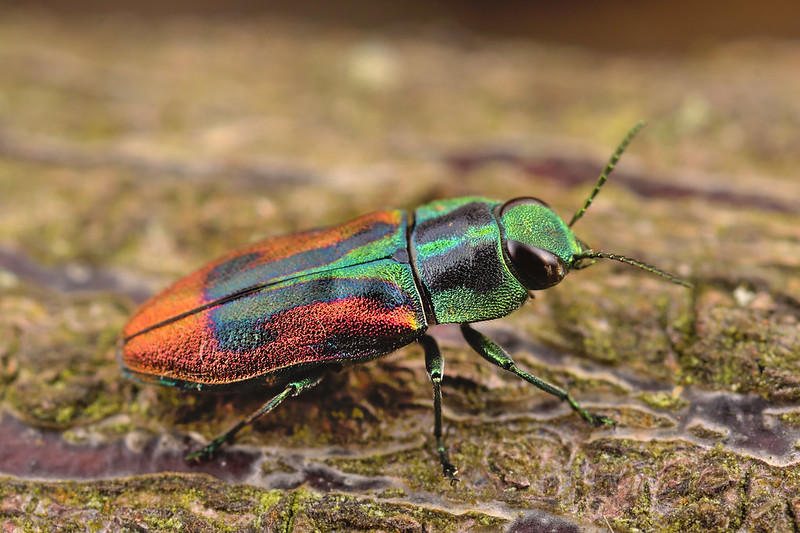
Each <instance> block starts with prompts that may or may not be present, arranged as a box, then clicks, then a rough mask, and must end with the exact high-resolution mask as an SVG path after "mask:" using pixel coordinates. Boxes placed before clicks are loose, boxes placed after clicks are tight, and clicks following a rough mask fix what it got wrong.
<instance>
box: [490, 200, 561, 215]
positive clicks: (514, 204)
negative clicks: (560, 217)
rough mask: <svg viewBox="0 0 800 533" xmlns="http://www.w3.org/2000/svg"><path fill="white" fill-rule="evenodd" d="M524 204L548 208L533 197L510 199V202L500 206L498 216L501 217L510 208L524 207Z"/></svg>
mask: <svg viewBox="0 0 800 533" xmlns="http://www.w3.org/2000/svg"><path fill="white" fill-rule="evenodd" d="M525 204H535V205H541V206H544V207H547V208H548V209H549V208H550V206H549V205H547V204H546V203H545V202H543V201H541V200H539V199H538V198H534V197H533V196H521V197H519V198H512V199H511V200H509V201H507V202H506V203H504V204H503V205H502V206H500V216H503V215H504V214H505V212H506V211H508V210H510V209H511V208H512V207H517V206H518V205H525Z"/></svg>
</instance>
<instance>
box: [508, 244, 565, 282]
mask: <svg viewBox="0 0 800 533" xmlns="http://www.w3.org/2000/svg"><path fill="white" fill-rule="evenodd" d="M506 251H507V252H508V256H509V257H510V258H511V264H512V265H513V266H514V271H515V272H516V275H517V278H518V279H519V280H520V281H521V282H522V284H523V285H525V287H526V288H527V289H528V290H532V291H538V290H542V289H547V288H549V287H552V286H553V285H555V284H557V283H558V282H559V281H561V280H562V279H564V276H566V275H567V265H566V264H565V263H564V261H563V260H562V259H561V258H560V257H558V256H557V255H556V254H554V253H552V252H548V251H547V250H542V249H541V248H536V247H535V246H530V245H528V244H525V243H524V242H519V241H506Z"/></svg>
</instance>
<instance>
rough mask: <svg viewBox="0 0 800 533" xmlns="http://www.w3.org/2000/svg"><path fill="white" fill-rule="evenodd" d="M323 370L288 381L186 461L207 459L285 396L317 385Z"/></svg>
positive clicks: (277, 404)
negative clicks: (277, 392)
mask: <svg viewBox="0 0 800 533" xmlns="http://www.w3.org/2000/svg"><path fill="white" fill-rule="evenodd" d="M322 378H323V372H322V371H321V370H320V371H317V372H314V373H313V374H311V375H309V376H306V377H305V378H303V379H300V380H297V381H295V382H293V383H289V384H288V385H286V388H285V389H283V391H281V392H280V393H279V394H277V395H275V396H274V397H273V398H272V399H270V400H269V401H268V402H267V403H265V404H264V405H262V406H261V407H260V408H259V409H258V410H256V411H255V412H253V413H252V414H251V415H250V416H248V417H247V418H245V419H244V420H242V421H241V422H239V423H238V424H236V425H235V426H233V427H232V428H231V429H229V430H228V431H226V432H225V433H223V434H221V435H219V436H218V437H217V438H215V439H214V440H212V441H211V443H210V444H208V445H207V446H206V447H204V448H203V449H202V450H200V451H198V452H195V453H193V454H191V455H187V456H186V460H187V461H198V462H204V461H208V460H209V459H211V458H212V457H214V454H215V453H216V452H217V448H219V447H220V446H222V445H223V444H224V443H225V442H227V441H229V440H231V439H232V438H233V437H234V435H236V434H237V433H238V432H239V430H241V429H242V428H243V427H245V426H247V425H249V424H252V423H253V422H254V421H255V420H256V419H257V418H259V417H260V416H262V415H265V414H267V413H269V412H270V411H272V410H273V409H275V408H276V407H278V406H279V405H280V404H282V403H283V401H284V400H286V399H287V398H291V397H292V396H297V395H298V394H300V393H301V392H303V391H305V390H308V389H310V388H311V387H313V386H315V385H317V384H318V383H319V382H320V381H322Z"/></svg>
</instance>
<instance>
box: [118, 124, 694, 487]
mask: <svg viewBox="0 0 800 533" xmlns="http://www.w3.org/2000/svg"><path fill="white" fill-rule="evenodd" d="M643 124H644V123H643V122H640V123H639V124H637V125H636V126H634V127H633V128H632V129H631V130H630V132H629V133H628V135H627V136H626V137H625V138H624V139H623V141H622V142H621V143H620V145H619V147H618V148H617V150H616V151H615V152H614V154H613V155H612V157H611V159H610V160H609V162H608V164H607V165H606V166H605V168H604V169H603V171H602V172H601V174H600V176H599V178H598V180H597V184H596V185H595V187H594V189H593V190H592V192H591V194H590V195H589V197H588V198H587V199H586V201H585V202H584V204H583V206H582V207H581V208H580V209H578V210H577V211H576V213H575V215H574V216H573V217H572V220H571V221H570V222H569V223H568V224H567V223H565V222H564V221H563V220H562V219H561V218H560V217H559V216H558V215H557V214H555V212H553V211H552V210H551V209H550V207H548V205H547V204H545V203H544V202H542V201H541V200H539V199H536V198H532V197H522V198H515V199H513V200H510V201H507V202H505V203H503V202H499V201H495V200H491V199H487V198H482V197H465V198H454V199H449V200H440V201H434V202H431V203H429V204H426V205H423V206H421V207H418V208H417V209H416V210H414V211H413V213H408V212H405V211H402V210H387V211H377V212H375V213H371V214H368V215H364V216H362V217H360V218H356V219H355V220H352V221H350V222H346V223H344V224H342V225H340V226H334V227H330V228H325V229H317V230H311V231H305V232H302V233H297V234H293V235H286V236H281V237H273V238H269V239H266V240H264V241H261V242H256V243H254V244H250V245H248V246H245V247H243V248H240V249H238V250H234V251H231V252H229V253H227V254H225V255H223V256H222V257H220V258H219V259H217V260H216V261H213V262H211V263H209V264H208V265H206V266H204V267H202V268H201V269H199V270H198V271H196V272H194V273H193V274H190V275H189V276H188V277H186V278H183V279H181V280H180V281H178V282H177V283H175V284H174V285H172V286H171V287H169V288H167V289H165V290H164V291H163V292H161V293H160V294H158V295H157V296H155V297H154V298H152V299H151V300H149V301H148V302H145V303H144V304H143V305H142V306H141V307H140V308H139V309H138V310H136V311H135V312H134V314H133V316H132V317H131V318H130V320H129V321H128V323H127V325H126V326H125V328H124V330H123V333H122V340H121V343H120V350H119V357H120V361H121V365H122V369H123V372H124V373H125V374H127V375H128V376H131V377H133V378H136V379H139V380H141V381H145V382H149V383H158V384H161V385H171V386H176V387H180V388H182V389H189V390H197V391H214V392H244V391H247V390H253V389H264V388H266V389H273V390H274V391H275V392H277V394H276V395H275V396H274V397H272V398H271V399H269V401H267V402H266V403H265V404H264V405H263V406H262V407H261V408H260V409H258V410H257V411H256V412H254V413H252V414H251V415H250V416H248V417H247V418H245V419H244V420H242V421H241V422H239V423H238V424H236V425H235V426H234V427H232V428H231V429H229V430H228V431H226V432H225V433H223V434H222V435H220V436H218V437H217V438H215V439H214V440H212V441H211V442H210V444H208V445H207V446H206V447H205V448H203V449H202V450H200V451H198V452H196V453H193V454H191V455H189V456H188V457H187V460H192V459H196V460H204V459H209V458H211V457H212V456H213V455H214V454H215V452H216V451H217V449H218V448H219V447H220V446H221V445H222V444H223V443H225V442H227V441H229V440H231V439H232V438H233V436H234V435H235V434H236V433H237V432H238V431H239V430H240V429H242V428H243V427H244V426H246V425H248V424H250V423H251V422H253V421H254V420H255V419H257V418H258V417H260V416H261V415H263V414H265V413H268V412H270V411H272V410H273V409H274V408H276V407H277V406H278V405H280V404H281V403H282V402H283V401H284V400H286V399H287V398H289V397H292V396H296V395H298V394H300V393H301V392H303V391H305V390H307V389H310V388H312V387H313V386H315V385H316V384H318V383H319V382H320V381H321V380H322V378H323V377H324V375H325V374H326V372H328V371H331V370H339V369H341V368H343V367H346V366H348V365H353V364H357V363H363V362H366V361H370V360H372V359H375V358H378V357H381V356H384V355H386V354H389V353H391V352H393V351H395V350H397V349H398V348H400V347H402V346H405V345H407V344H410V343H412V342H414V341H417V342H419V343H420V344H421V345H422V347H423V350H424V353H425V364H426V368H427V371H428V374H429V375H430V379H431V381H432V383H433V405H434V432H433V434H434V438H435V440H436V450H437V452H438V455H439V460H440V463H441V466H442V471H443V474H444V476H445V477H446V478H448V479H449V480H451V482H455V481H456V480H457V478H456V474H457V473H458V470H457V468H456V467H455V466H454V465H453V464H452V463H451V462H450V459H449V456H448V453H447V450H446V448H445V446H444V443H443V439H442V407H441V401H442V394H441V382H442V377H443V373H444V360H443V358H442V356H441V353H440V351H439V348H438V346H437V344H436V341H435V340H434V338H433V337H431V336H430V335H428V334H427V333H426V331H427V329H428V328H429V327H430V326H432V325H435V324H443V323H457V324H460V326H461V331H462V333H463V335H464V338H465V339H466V341H467V343H468V344H469V345H470V346H471V347H472V348H473V349H474V350H475V351H476V352H478V354H480V355H481V356H482V357H483V358H485V359H486V360H488V361H489V362H491V363H493V364H495V365H497V366H499V367H501V368H503V369H505V370H508V371H510V372H512V373H513V374H516V375H517V376H519V377H520V378H522V379H524V380H525V381H527V382H528V383H530V384H532V385H534V386H536V387H538V388H539V389H541V390H543V391H545V392H547V393H550V394H552V395H554V396H556V397H558V398H560V399H561V400H563V401H566V402H567V403H568V404H569V406H570V407H571V408H572V409H573V410H574V411H576V412H577V413H578V414H579V415H580V416H581V417H582V418H583V419H585V420H586V421H588V422H590V423H592V424H595V425H604V424H613V423H614V422H613V420H611V419H609V418H607V417H605V416H601V415H597V414H593V413H590V412H589V411H587V410H586V409H584V408H583V407H581V406H580V405H579V404H578V402H577V401H575V400H574V399H573V398H572V397H571V396H570V395H569V394H568V393H567V392H566V391H565V390H563V389H561V388H559V387H556V386H555V385H551V384H549V383H546V382H544V381H542V380H540V379H539V378H537V377H536V376H534V375H532V374H529V373H527V372H525V371H524V370H522V369H520V368H518V367H517V365H516V364H515V363H514V361H513V360H512V359H511V357H510V356H509V355H508V353H506V351H505V350H503V348H501V347H500V346H499V345H498V344H497V343H495V342H494V341H492V340H491V339H489V338H488V337H486V336H485V335H483V334H482V333H480V332H478V331H477V330H475V329H473V328H472V327H471V326H470V323H473V322H480V321H483V320H491V319H496V318H501V317H504V316H506V315H508V314H509V313H511V312H512V311H514V310H516V309H517V308H519V307H520V306H521V305H522V304H523V302H524V301H525V300H526V299H527V298H528V297H529V291H538V290H543V289H547V288H549V287H552V286H554V285H556V284H557V283H559V282H560V281H561V280H562V279H564V277H565V276H566V275H567V273H568V272H570V271H571V270H576V269H579V268H583V267H585V266H588V265H589V264H592V263H594V261H595V260H596V259H612V260H616V261H621V262H623V263H627V264H630V265H633V266H635V267H638V268H641V269H644V270H646V271H648V272H651V273H654V274H657V275H659V276H662V277H664V278H666V279H667V280H669V281H672V282H674V283H678V284H681V285H684V286H687V287H688V286H690V285H689V284H688V283H687V282H685V281H683V280H681V279H678V278H677V277H675V276H673V275H671V274H668V273H666V272H664V271H663V270H659V269H657V268H655V267H652V266H650V265H647V264H645V263H643V262H641V261H638V260H636V259H631V258H628V257H624V256H621V255H617V254H612V253H606V252H602V251H597V250H593V249H591V248H590V247H588V246H587V245H586V244H585V243H583V242H582V241H580V240H579V239H578V238H577V237H576V236H575V234H574V233H573V232H572V229H571V228H572V226H573V225H574V224H575V222H577V221H578V219H580V218H581V217H582V216H583V214H584V213H585V212H586V209H587V208H588V207H589V205H590V204H591V203H592V201H593V200H594V198H595V196H596V195H597V193H598V192H599V190H600V188H601V187H602V186H603V184H604V183H605V181H606V179H607V178H608V176H609V174H610V173H611V171H612V170H613V169H614V165H615V164H616V163H617V161H618V159H619V157H620V156H621V155H622V152H623V151H624V150H625V148H626V147H627V145H628V143H629V142H630V141H631V139H632V138H633V137H634V135H635V134H636V133H637V132H638V130H639V129H640V128H641V127H642V126H643Z"/></svg>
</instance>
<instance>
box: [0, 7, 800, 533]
mask: <svg viewBox="0 0 800 533" xmlns="http://www.w3.org/2000/svg"><path fill="white" fill-rule="evenodd" d="M799 38H800V2H797V1H796V0H773V1H771V2H769V3H768V4H763V3H761V4H759V3H753V2H745V1H743V0H737V1H725V2H723V1H716V2H714V1H707V2H691V1H688V0H670V1H651V2H630V1H620V0H614V1H607V2H593V1H588V0H587V1H573V2H560V3H559V2H522V1H510V0H509V1H504V2H493V3H491V5H490V3H488V2H477V1H458V2H457V1H438V2H425V3H410V2H384V1H377V2H376V1H371V2H366V1H364V2H356V1H344V2H324V3H323V2H302V1H301V2H243V1H233V2H225V3H222V2H218V3H208V2H206V3H203V2H189V1H182V2H136V3H133V2H132V3H130V4H126V3H124V2H116V3H111V2H103V1H100V0H96V1H91V0H77V1H72V2H69V3H67V2H57V1H55V0H53V1H50V2H22V1H19V2H9V1H5V2H0V387H2V389H0V402H2V417H0V474H6V475H10V476H13V477H2V478H0V503H2V506H0V524H2V525H3V528H4V530H10V531H15V529H13V528H14V527H26V528H28V530H36V528H37V527H38V530H80V529H81V528H83V527H85V526H86V524H87V523H89V520H95V521H96V523H97V524H99V525H103V526H104V527H106V529H105V530H109V531H113V530H114V527H122V526H125V527H129V530H169V529H170V528H171V529H173V530H178V529H180V528H179V527H178V523H179V522H180V524H183V525H184V527H185V528H186V529H184V530H192V531H215V530H220V529H221V528H222V527H228V525H229V524H231V523H236V524H247V525H249V526H250V527H251V529H253V530H258V529H259V528H269V527H273V529H281V527H284V528H288V526H287V524H288V525H295V526H296V527H297V529H298V530H303V526H305V529H308V530H323V531H324V530H346V529H349V528H352V529H357V530H365V531H374V530H386V531H393V530H405V531H430V530H435V531H464V530H470V529H473V528H474V529H476V530H481V531H486V530H496V529H499V528H501V527H507V528H508V530H510V531H536V530H537V529H536V526H537V525H542V524H551V525H552V524H553V523H554V522H552V521H553V520H564V522H563V524H562V525H563V527H562V528H561V529H560V530H563V531H578V530H581V529H580V528H582V527H584V526H585V527H587V528H589V530H592V529H591V528H592V527H594V528H598V529H599V530H603V531H608V530H609V529H613V530H614V531H652V530H657V529H658V528H663V529H665V530H669V528H672V529H673V530H680V531H687V532H688V531H737V530H744V531H759V530H764V531H779V530H788V531H792V530H794V531H796V530H798V529H800V524H798V521H797V517H798V516H800V500H799V499H798V496H797V495H798V494H800V481H798V480H799V479H800V476H798V475H797V466H796V465H797V450H798V445H797V443H798V442H800V424H798V423H797V420H800V414H798V413H800V411H798V409H797V405H798V402H800V379H798V377H797V376H798V370H797V369H798V365H800V313H799V312H798V309H800V276H798V272H800V180H798V172H797V169H798V168H800V98H798V95H800V68H798V67H800V40H798V39H799ZM640 119H647V120H648V126H647V127H646V128H645V129H643V130H642V131H641V132H640V134H639V135H638V137H637V138H636V139H635V140H634V142H633V143H632V144H631V145H630V147H629V149H628V151H627V152H626V154H625V155H624V157H623V158H622V160H621V161H620V163H619V165H618V168H617V170H616V171H615V173H614V174H613V176H612V178H611V179H610V180H609V182H608V185H607V186H606V187H605V189H604V190H603V192H602V193H601V194H600V196H599V197H598V198H597V200H596V201H595V203H594V204H593V205H592V207H591V209H590V210H589V212H588V213H587V215H586V216H585V217H584V218H583V219H582V220H581V221H580V222H578V223H577V224H576V233H577V234H578V236H579V237H580V238H581V239H582V240H584V241H586V242H588V243H590V244H591V245H592V246H594V247H596V248H598V249H607V250H611V251H614V252H618V253H622V254H625V255H630V256H633V257H636V258H639V259H641V260H643V261H647V262H648V263H653V264H655V265H657V266H659V267H661V268H663V269H665V270H668V271H671V272H675V273H676V274H678V275H680V276H682V277H685V278H687V279H689V280H691V281H692V282H694V283H695V289H694V290H692V291H689V290H685V289H683V288H680V287H676V286H672V285H669V284H666V283H663V282H662V281H661V280H659V279H657V278H655V277H653V276H648V275H646V274H643V273H642V272H638V271H634V270H633V269H630V268H627V267H626V266H625V265H620V264H614V263H611V262H600V263H599V264H598V265H596V266H593V267H592V268H590V269H587V270H585V271H581V272H576V273H571V274H570V276H569V277H568V278H567V279H566V280H565V281H564V283H562V284H560V285H559V286H558V287H555V288H553V289H550V290H548V291H543V292H541V293H537V296H536V300H535V302H533V303H530V304H528V305H526V306H525V308H524V309H523V310H522V311H520V312H518V313H515V314H513V315H511V316H509V317H507V318H506V319H504V320H502V321H496V322H492V323H489V324H481V325H480V328H482V330H483V331H485V332H487V333H488V334H490V335H491V336H493V337H494V338H496V339H497V340H498V341H500V342H501V343H502V344H503V345H504V346H506V347H508V348H509V349H510V350H511V351H512V352H513V354H514V356H515V358H517V360H518V361H519V362H520V363H521V366H524V367H525V368H528V369H532V371H534V372H535V373H536V374H537V375H538V376H541V377H542V378H544V379H547V380H549V381H553V382H556V383H559V384H561V385H564V386H567V387H569V389H570V391H571V392H572V393H573V394H574V395H575V396H576V397H577V398H578V399H579V400H581V401H582V402H586V403H587V405H589V406H591V407H592V409H595V408H596V409H598V410H601V411H602V412H603V413H608V414H610V415H612V416H613V417H614V418H615V419H617V420H618V421H619V422H620V424H619V425H618V426H617V427H616V428H615V429H594V428H589V427H586V424H583V423H582V422H581V421H580V420H577V417H575V416H573V415H571V413H569V412H568V410H567V409H566V408H565V407H564V406H563V405H560V404H558V402H556V401H554V400H553V399H552V398H549V397H547V396H546V395H544V394H541V393H539V392H537V391H535V390H532V387H526V386H525V385H524V384H521V383H520V382H519V380H515V379H514V378H513V377H510V376H505V375H501V374H502V372H501V371H500V370H498V369H495V368H490V367H489V365H488V364H486V363H485V362H484V361H482V360H480V358H479V357H477V356H476V355H475V354H474V353H472V352H470V351H469V350H468V349H467V348H466V347H465V345H464V343H463V341H462V340H460V338H459V335H458V332H457V330H455V331H454V330H448V329H447V328H446V327H444V328H438V327H437V329H436V330H435V333H436V335H437V338H439V340H440V341H441V345H442V347H443V350H444V353H445V356H446V357H447V361H448V367H447V371H446V379H445V381H444V384H443V390H444V394H445V405H446V406H447V407H446V409H445V425H446V426H447V428H448V436H447V442H448V445H449V446H450V449H451V451H452V453H453V457H454V462H457V463H458V465H459V466H460V467H461V469H462V483H461V484H460V485H459V486H458V487H450V486H449V485H447V484H446V483H443V482H442V479H441V475H440V472H439V469H438V465H437V463H436V457H435V453H433V452H432V450H433V448H432V443H431V436H430V428H431V424H432V414H431V409H430V403H431V401H430V394H431V393H430V386H429V383H428V379H427V375H426V372H425V368H424V363H423V357H422V354H421V352H420V350H419V349H418V348H417V347H415V346H411V347H409V348H407V349H404V350H401V351H400V353H398V354H397V355H393V356H390V357H387V358H386V359H383V360H381V361H376V362H374V363H373V364H369V365H363V366H359V367H357V368H354V369H352V370H351V371H349V372H344V373H341V374H337V375H336V376H332V377H331V378H330V379H329V380H328V381H326V382H325V383H324V384H323V385H321V386H320V388H319V389H315V392H314V394H309V395H307V396H304V397H301V398H298V399H297V401H292V402H286V404H285V405H282V406H281V408H280V409H279V410H278V411H276V412H275V413H273V414H271V415H270V416H269V417H265V419H264V420H261V421H259V422H258V424H256V426H255V427H254V428H253V430H252V431H250V430H247V431H245V432H243V433H242V435H241V437H240V438H239V439H237V446H231V447H229V448H226V449H225V451H224V453H223V454H222V458H221V460H219V461H216V462H214V463H211V464H208V465H205V466H202V467H195V466H191V465H187V464H186V463H185V461H183V458H182V457H183V455H184V452H185V451H186V450H187V449H189V448H191V447H193V446H194V447H196V446H197V444H198V443H199V442H200V441H201V440H202V439H203V438H210V437H211V436H212V435H213V434H215V433H217V432H218V431H220V430H221V429H222V428H223V427H225V426H228V425H229V424H230V423H231V421H232V420H234V419H236V418H238V417H239V416H241V415H243V414H244V413H247V412H250V411H251V410H253V409H254V408H255V407H257V405H259V404H260V401H261V400H262V398H261V397H259V396H258V395H257V394H254V395H246V396H244V397H223V398H221V399H220V398H215V397H208V396H201V395H191V394H182V393H180V392H179V391H176V390H173V389H168V388H165V387H156V386H146V385H142V384H138V383H133V382H132V381H130V380H127V379H124V378H123V377H122V376H121V374H120V371H119V366H118V362H117V360H116V345H117V342H118V336H119V331H120V329H121V328H122V326H123V324H124V323H125V321H126V319H127V317H128V316H129V315H130V313H131V312H132V310H133V309H134V308H135V306H136V304H137V303H140V302H142V301H143V300H144V299H146V298H148V297H150V296H152V295H153V294H155V293H156V292H157V291H158V290H159V289H161V288H163V287H165V286H166V285H168V284H169V283H171V282H172V281H174V280H176V279H178V278H180V277H182V276H184V275H186V274H187V273H189V272H191V271H192V270H193V269H195V268H197V267H199V266H201V265H202V264H204V263H206V262H208V261H209V260H211V259H212V258H213V257H215V256H217V255H219V254H222V253H224V252H226V251H228V250H230V249H232V248H235V247H238V246H242V245H245V244H247V243H249V242H252V241H255V240H257V239H262V238H266V237H270V236H273V235H277V234H281V233H285V232H293V231H299V230H303V229H307V228H310V227H320V226H329V225H334V224H338V223H340V222H342V221H345V220H348V219H350V218H352V217H355V216H357V215H360V214H364V213H366V212H369V211H373V210H376V209H381V208H384V207H398V208H405V209H413V208H414V207H416V206H418V205H420V204H423V203H425V202H427V201H430V200H432V199H435V198H444V197H453V196H459V195H473V194H476V195H485V196H490V197H493V198H497V199H508V198H513V197H516V196H522V195H533V196H537V197H540V198H542V199H544V200H546V201H547V202H548V203H549V204H550V205H552V206H553V208H554V210H555V211H556V212H558V213H559V214H561V216H562V217H563V218H567V219H568V217H569V216H570V215H571V214H572V213H573V212H574V211H575V210H576V209H577V208H578V207H579V206H580V205H581V203H582V202H583V201H584V199H585V198H586V196H587V194H588V193H589V191H590V190H591V187H592V186H593V184H594V182H595V180H596V176H597V174H598V172H599V171H600V169H601V168H602V167H603V164H604V163H605V161H606V160H607V158H608V157H609V155H610V154H611V153H612V152H613V150H614V149H615V147H616V146H617V145H618V143H619V142H620V140H621V139H622V137H623V136H624V135H625V133H626V132H627V131H628V130H629V128H630V127H631V126H633V125H634V124H635V123H636V122H637V121H639V120H640ZM171 472H183V473H186V472H189V473H208V474H211V475H212V476H213V477H211V476H192V475H184V474H175V475H174V476H173V475H172V474H166V473H171ZM144 474H147V475H144ZM151 474H152V475H151ZM128 476H129V477H128ZM309 488H310V489H311V490H307V489H309ZM154 502H155V503H154ZM376 509H377V511H376ZM337 513H338V514H337ZM164 517H167V518H169V519H170V520H174V521H175V522H170V523H169V524H167V525H165V522H164V520H166V518H164ZM4 520H5V522H3V521H4ZM37 520H38V522H37ZM94 523H95V522H92V524H94ZM120 524H122V526H120ZM187 524H188V525H187ZM297 524H300V525H299V526H297ZM430 524H434V525H433V526H430ZM99 525H98V529H99ZM279 526H280V527H279ZM542 527H544V526H542ZM481 528H483V529H481ZM548 528H549V529H548V530H551V529H552V527H550V526H548ZM792 528H793V529H792ZM243 529H244V528H243ZM540 530H541V529H540Z"/></svg>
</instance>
